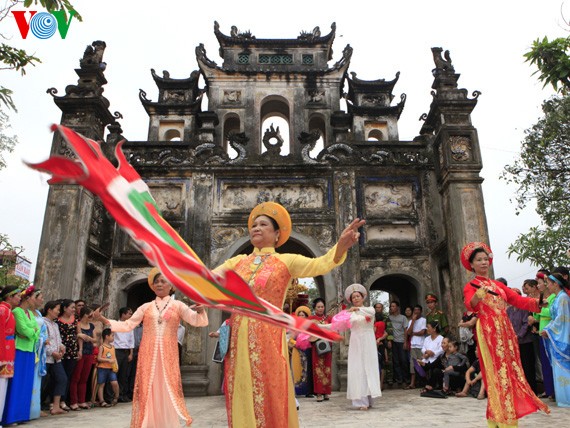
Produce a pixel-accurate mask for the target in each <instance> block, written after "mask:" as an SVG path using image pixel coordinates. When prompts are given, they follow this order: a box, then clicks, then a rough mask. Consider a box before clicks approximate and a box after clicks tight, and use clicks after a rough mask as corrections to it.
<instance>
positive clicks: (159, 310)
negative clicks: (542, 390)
mask: <svg viewBox="0 0 570 428" xmlns="http://www.w3.org/2000/svg"><path fill="white" fill-rule="evenodd" d="M170 300H171V297H169V298H168V302H166V305H164V308H162V309H158V305H157V304H156V300H155V301H154V306H156V310H157V311H158V323H159V324H162V313H163V312H164V311H165V310H166V308H167V307H168V304H169V303H170Z"/></svg>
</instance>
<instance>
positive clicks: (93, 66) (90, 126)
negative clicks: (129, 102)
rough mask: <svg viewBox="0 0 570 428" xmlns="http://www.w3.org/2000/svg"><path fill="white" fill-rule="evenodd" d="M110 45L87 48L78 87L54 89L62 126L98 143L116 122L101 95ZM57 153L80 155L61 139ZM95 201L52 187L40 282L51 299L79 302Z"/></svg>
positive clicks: (56, 145)
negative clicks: (59, 92) (62, 91)
mask: <svg viewBox="0 0 570 428" xmlns="http://www.w3.org/2000/svg"><path fill="white" fill-rule="evenodd" d="M104 50H105V42H101V41H96V42H93V44H92V45H91V46H88V47H87V49H86V51H85V53H84V56H83V58H82V59H81V60H80V68H78V69H76V70H75V72H76V73H77V75H78V76H79V80H78V84H77V85H69V86H67V87H66V88H65V95H64V96H61V97H58V96H56V95H55V94H57V90H55V89H53V88H52V89H49V90H48V92H49V93H50V94H51V95H52V96H53V97H54V101H55V103H56V105H57V106H58V107H59V108H60V109H61V111H62V118H61V124H62V125H65V126H67V127H69V128H72V129H74V130H75V131H77V132H79V133H81V134H82V135H84V136H86V137H89V138H91V139H94V140H98V141H103V135H104V131H105V126H106V125H107V124H109V123H112V122H114V117H113V115H112V114H111V113H110V112H109V110H108V107H109V101H108V100H107V99H106V98H105V97H103V96H102V93H103V88H102V86H103V85H104V84H106V83H107V81H106V79H105V76H104V75H103V71H104V70H105V67H106V64H105V63H104V62H102V59H103V51H104ZM51 153H52V154H58V155H60V156H67V157H70V158H73V157H74V156H75V155H74V153H73V152H72V151H71V149H70V148H69V147H68V146H67V144H66V143H65V141H64V140H63V139H62V138H61V136H60V135H59V134H55V135H54V137H53V142H52V150H51ZM93 203H94V197H93V195H92V194H91V193H89V192H87V191H86V190H84V189H83V188H81V187H79V186H77V185H65V184H60V185H55V186H51V187H50V190H49V193H48V200H47V205H46V211H45V217H44V224H43V230H42V236H41V241H40V248H39V252H38V261H37V269H36V278H35V282H36V284H38V285H39V287H40V288H42V289H43V290H44V293H45V295H46V300H48V299H51V298H62V297H65V298H73V299H75V298H78V297H79V296H80V293H81V287H82V285H83V281H84V274H85V267H86V260H87V249H88V245H89V233H90V226H91V216H92V211H93Z"/></svg>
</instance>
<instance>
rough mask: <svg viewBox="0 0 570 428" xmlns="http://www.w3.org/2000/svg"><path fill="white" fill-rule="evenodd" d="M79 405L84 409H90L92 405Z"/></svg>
mask: <svg viewBox="0 0 570 428" xmlns="http://www.w3.org/2000/svg"><path fill="white" fill-rule="evenodd" d="M78 407H79V408H80V409H83V410H89V409H90V408H91V406H89V404H87V403H82V404H79V406H78Z"/></svg>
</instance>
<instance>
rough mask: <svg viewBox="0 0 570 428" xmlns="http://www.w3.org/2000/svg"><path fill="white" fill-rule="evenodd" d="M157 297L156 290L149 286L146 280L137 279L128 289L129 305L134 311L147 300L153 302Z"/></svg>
mask: <svg viewBox="0 0 570 428" xmlns="http://www.w3.org/2000/svg"><path fill="white" fill-rule="evenodd" d="M155 298H156V295H155V294H154V291H152V290H151V289H150V287H149V286H148V282H147V281H145V280H141V281H137V282H135V283H134V284H132V285H131V286H129V288H128V289H127V307H129V308H131V309H132V310H133V312H134V311H136V310H137V308H138V307H139V306H141V305H143V304H145V303H147V302H152V301H153V300H154V299H155Z"/></svg>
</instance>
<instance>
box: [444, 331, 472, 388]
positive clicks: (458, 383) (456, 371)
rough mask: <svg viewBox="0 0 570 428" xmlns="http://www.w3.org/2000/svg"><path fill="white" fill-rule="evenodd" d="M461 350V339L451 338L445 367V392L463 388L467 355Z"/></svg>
mask: <svg viewBox="0 0 570 428" xmlns="http://www.w3.org/2000/svg"><path fill="white" fill-rule="evenodd" d="M458 351H459V341H458V340H457V339H449V341H448V343H447V351H446V353H445V357H444V358H445V359H444V366H445V368H444V369H443V392H445V393H448V392H449V391H454V390H457V389H459V388H463V378H464V374H465V372H466V370H467V357H466V356H465V355H463V354H461V353H460V352H458Z"/></svg>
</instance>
